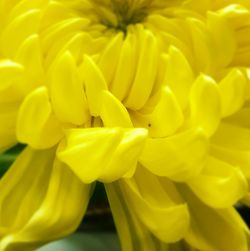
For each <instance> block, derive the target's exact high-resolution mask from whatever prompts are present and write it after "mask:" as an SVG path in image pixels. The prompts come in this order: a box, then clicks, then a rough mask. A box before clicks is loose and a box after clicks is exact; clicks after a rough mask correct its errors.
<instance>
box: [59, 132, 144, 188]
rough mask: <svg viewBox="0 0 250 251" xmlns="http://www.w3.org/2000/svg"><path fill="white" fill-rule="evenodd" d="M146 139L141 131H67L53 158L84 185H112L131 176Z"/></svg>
mask: <svg viewBox="0 0 250 251" xmlns="http://www.w3.org/2000/svg"><path fill="white" fill-rule="evenodd" d="M146 137H147V131H146V130H145V129H122V128H90V129H72V130H67V131H66V139H65V140H64V141H63V142H62V143H61V144H60V146H59V149H58V153H57V155H58V157H59V159H60V160H61V161H63V162H65V163H66V164H67V165H69V166H70V167H71V168H72V170H73V172H75V174H76V175H77V176H78V177H79V178H80V179H81V180H82V181H83V182H84V183H90V182H93V181H95V180H101V181H104V182H112V181H114V180H116V179H118V178H121V177H126V176H127V175H132V174H133V172H134V171H135V167H136V163H137V160H138V158H139V155H140V153H141V151H142V149H143V147H144V143H145V139H146Z"/></svg>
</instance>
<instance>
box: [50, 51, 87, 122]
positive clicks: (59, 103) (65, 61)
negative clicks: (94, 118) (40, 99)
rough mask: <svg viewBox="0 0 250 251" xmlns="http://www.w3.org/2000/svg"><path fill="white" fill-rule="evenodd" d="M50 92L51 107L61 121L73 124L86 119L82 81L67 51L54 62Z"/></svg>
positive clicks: (85, 103) (85, 102)
mask: <svg viewBox="0 0 250 251" xmlns="http://www.w3.org/2000/svg"><path fill="white" fill-rule="evenodd" d="M69 86H70V88H69ZM50 93H51V100H52V104H53V108H54V110H55V113H56V115H57V117H58V118H59V119H60V120H61V121H63V122H66V123H72V124H75V125H82V124H84V122H86V121H87V119H88V118H89V113H88V107H87V101H86V97H85V93H84V89H83V83H82V84H81V82H80V80H79V78H78V77H77V68H76V64H75V62H74V58H73V56H72V55H71V53H70V52H69V51H67V52H65V53H64V54H63V55H62V56H60V58H58V60H57V61H56V63H55V66H54V68H53V72H52V76H51V85H50ZM72 111H74V112H72Z"/></svg>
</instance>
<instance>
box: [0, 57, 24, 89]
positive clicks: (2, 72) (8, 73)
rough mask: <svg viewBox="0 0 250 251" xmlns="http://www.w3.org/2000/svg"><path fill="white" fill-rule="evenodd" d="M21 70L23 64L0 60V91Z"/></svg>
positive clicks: (18, 74) (17, 75)
mask: <svg viewBox="0 0 250 251" xmlns="http://www.w3.org/2000/svg"><path fill="white" fill-rule="evenodd" d="M22 72H23V66H22V65H21V64H18V63H16V62H13V61H11V60H7V59H5V60H0V91H1V90H2V89H5V88H6V87H8V86H9V85H10V84H11V83H12V81H13V80H15V79H16V78H17V77H19V76H20V74H21V73H22Z"/></svg>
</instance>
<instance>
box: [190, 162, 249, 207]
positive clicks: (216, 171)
mask: <svg viewBox="0 0 250 251" xmlns="http://www.w3.org/2000/svg"><path fill="white" fill-rule="evenodd" d="M188 185H189V186H190V188H191V189H192V191H193V193H195V194H196V195H197V196H198V197H199V199H200V200H201V201H203V202H204V203H205V204H207V205H208V206H211V207H215V208H226V207H230V206H233V205H234V204H235V203H236V202H237V201H238V200H240V199H241V198H243V197H244V196H245V195H246V193H247V189H248V183H247V180H246V178H245V176H244V174H243V173H242V171H241V170H240V169H239V168H238V167H234V166H231V165H230V164H228V163H226V162H223V161H221V160H219V159H216V158H214V157H209V158H208V160H207V163H206V165H205V167H204V169H203V170H202V172H201V174H199V175H198V176H197V177H195V178H193V179H191V180H189V181H188Z"/></svg>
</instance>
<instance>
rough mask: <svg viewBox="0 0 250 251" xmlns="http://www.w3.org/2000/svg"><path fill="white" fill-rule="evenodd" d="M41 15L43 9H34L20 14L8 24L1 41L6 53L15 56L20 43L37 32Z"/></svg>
mask: <svg viewBox="0 0 250 251" xmlns="http://www.w3.org/2000/svg"><path fill="white" fill-rule="evenodd" d="M40 17H41V11H40V10H38V9H32V10H29V11H27V12H25V13H23V14H22V15H19V16H18V17H16V18H15V19H14V20H13V21H12V22H10V23H9V24H8V26H7V27H6V28H5V29H4V31H3V33H2V36H1V42H0V43H1V48H4V52H5V54H6V55H8V56H9V57H14V56H15V53H16V52H17V50H18V48H19V46H20V44H21V43H22V42H23V41H24V40H25V39H26V38H27V37H29V36H30V35H32V34H35V33H37V31H38V27H39V21H40ZM24 27H25V28H24Z"/></svg>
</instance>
